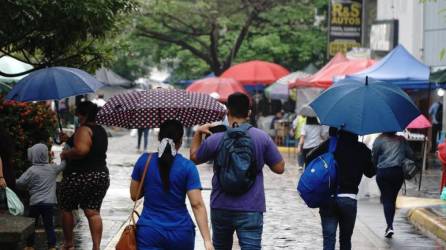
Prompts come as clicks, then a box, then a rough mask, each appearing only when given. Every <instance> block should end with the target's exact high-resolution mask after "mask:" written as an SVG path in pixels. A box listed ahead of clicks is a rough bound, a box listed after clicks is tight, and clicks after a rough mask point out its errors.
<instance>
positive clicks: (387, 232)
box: [384, 228, 394, 238]
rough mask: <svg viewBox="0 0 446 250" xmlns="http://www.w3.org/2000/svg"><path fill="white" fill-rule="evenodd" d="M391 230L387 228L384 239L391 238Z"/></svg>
mask: <svg viewBox="0 0 446 250" xmlns="http://www.w3.org/2000/svg"><path fill="white" fill-rule="evenodd" d="M393 233H394V232H393V229H392V228H387V229H386V233H385V234H384V237H386V238H392V236H393Z"/></svg>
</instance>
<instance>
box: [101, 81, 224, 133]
mask: <svg viewBox="0 0 446 250" xmlns="http://www.w3.org/2000/svg"><path fill="white" fill-rule="evenodd" d="M225 113H226V111H225V108H224V107H223V106H222V105H221V104H219V103H218V102H217V101H216V100H215V99H213V98H212V97H210V96H209V95H207V94H202V93H191V92H186V91H184V90H179V89H153V90H147V91H135V92H128V93H123V94H120V95H116V96H114V97H112V98H110V100H109V101H108V102H107V103H106V104H105V105H104V107H102V109H101V110H100V111H99V113H98V115H97V116H96V120H97V122H98V123H99V124H102V125H106V126H116V127H122V128H158V127H159V126H160V125H161V123H163V122H164V121H166V120H169V119H176V120H178V121H180V122H181V123H183V125H184V126H185V127H191V126H194V125H197V124H204V123H208V122H214V121H220V120H223V117H224V115H225Z"/></svg>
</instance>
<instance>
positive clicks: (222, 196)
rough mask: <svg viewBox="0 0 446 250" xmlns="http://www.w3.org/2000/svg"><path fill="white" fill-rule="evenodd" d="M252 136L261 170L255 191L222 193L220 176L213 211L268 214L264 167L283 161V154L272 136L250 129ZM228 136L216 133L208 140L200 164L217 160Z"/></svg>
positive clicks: (214, 182)
mask: <svg viewBox="0 0 446 250" xmlns="http://www.w3.org/2000/svg"><path fill="white" fill-rule="evenodd" d="M248 135H249V136H250V137H251V140H252V142H253V146H254V153H255V158H256V164H257V168H258V170H259V172H258V175H257V177H256V181H255V182H254V185H253V186H252V187H251V189H250V190H249V191H248V192H246V193H245V194H243V195H240V196H232V195H229V194H226V193H224V192H223V191H222V190H221V187H220V184H219V183H218V180H217V178H216V176H215V175H214V176H213V178H212V193H211V208H213V209H225V210H231V211H242V212H265V211H266V205H265V189H264V185H263V172H262V169H263V166H264V165H265V164H266V165H268V166H269V167H272V166H274V165H275V164H277V163H279V162H280V161H281V160H282V155H281V154H280V152H279V150H278V149H277V146H276V144H275V143H274V142H273V141H272V139H271V137H270V136H269V135H268V134H266V133H265V132H264V131H263V130H260V129H258V128H250V129H249V130H248ZM223 136H224V133H223V132H222V133H215V134H213V135H211V136H210V137H208V138H207V139H206V140H205V141H204V142H203V143H202V145H201V146H200V148H199V149H198V151H197V159H198V161H199V162H207V161H209V160H214V159H215V158H216V156H217V152H218V150H219V146H220V142H221V140H222V139H223Z"/></svg>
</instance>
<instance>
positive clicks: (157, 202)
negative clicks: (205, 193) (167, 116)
mask: <svg viewBox="0 0 446 250" xmlns="http://www.w3.org/2000/svg"><path fill="white" fill-rule="evenodd" d="M183 131H184V128H183V125H182V124H181V123H180V122H179V121H176V120H167V121H165V122H164V123H162V124H161V126H160V132H159V135H158V139H159V141H160V144H159V146H158V152H157V153H152V156H151V157H150V155H149V153H143V154H142V155H141V156H140V157H139V159H138V161H137V162H136V164H135V167H134V169H133V173H132V181H131V184H130V194H131V198H132V200H134V201H136V200H139V199H140V198H142V197H144V207H143V210H142V213H141V216H140V218H139V220H138V222H137V234H136V238H137V247H138V249H142V250H144V249H166V250H175V249H184V250H193V249H194V244H195V225H194V223H193V221H192V219H191V217H190V215H189V213H188V211H187V207H186V203H185V199H186V195H187V197H188V199H189V201H190V203H191V206H192V210H193V212H194V215H195V219H196V221H197V224H198V228H199V229H200V232H201V235H202V237H203V240H204V244H205V249H206V250H211V249H213V247H212V242H211V234H210V231H209V228H208V219H207V213H206V207H205V205H204V201H203V198H202V196H201V189H202V186H201V183H200V177H199V175H198V170H197V167H196V166H195V164H194V163H193V162H192V161H190V160H188V159H186V158H184V157H183V156H182V155H181V154H179V153H177V152H178V150H179V148H180V147H181V143H182V139H183ZM149 157H150V158H149ZM148 160H150V162H149V163H148V164H149V165H148V168H147V171H146V175H145V179H144V182H143V188H142V190H144V192H143V194H142V196H141V197H137V196H138V187H139V184H140V182H141V180H142V177H143V173H144V168H145V165H146V162H147V161H148Z"/></svg>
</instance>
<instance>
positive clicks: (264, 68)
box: [221, 60, 290, 85]
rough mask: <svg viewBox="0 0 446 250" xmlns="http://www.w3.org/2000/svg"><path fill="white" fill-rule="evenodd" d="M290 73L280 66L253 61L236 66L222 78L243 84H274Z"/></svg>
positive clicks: (228, 70) (224, 73)
mask: <svg viewBox="0 0 446 250" xmlns="http://www.w3.org/2000/svg"><path fill="white" fill-rule="evenodd" d="M289 73H290V72H289V71H288V70H287V69H285V68H284V67H282V66H280V65H279V64H275V63H271V62H266V61H260V60H253V61H247V62H243V63H239V64H236V65H234V66H232V67H230V68H229V69H227V70H226V71H225V72H223V74H222V75H221V77H223V78H233V79H235V80H237V81H238V82H240V83H242V84H251V85H256V84H266V85H269V84H272V83H273V82H275V81H277V80H278V79H280V78H281V77H284V76H286V75H288V74H289Z"/></svg>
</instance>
